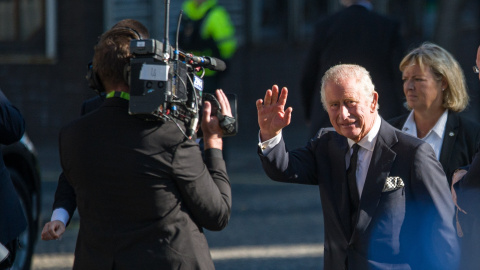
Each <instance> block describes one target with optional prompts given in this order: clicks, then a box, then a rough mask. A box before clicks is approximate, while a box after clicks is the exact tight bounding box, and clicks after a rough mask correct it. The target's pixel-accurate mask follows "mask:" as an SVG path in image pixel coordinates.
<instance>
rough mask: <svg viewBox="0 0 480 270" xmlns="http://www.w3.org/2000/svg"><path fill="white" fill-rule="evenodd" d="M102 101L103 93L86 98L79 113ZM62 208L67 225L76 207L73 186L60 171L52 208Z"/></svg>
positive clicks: (90, 110) (100, 103)
mask: <svg viewBox="0 0 480 270" xmlns="http://www.w3.org/2000/svg"><path fill="white" fill-rule="evenodd" d="M103 101H105V94H104V93H101V94H100V95H98V96H95V97H93V98H90V99H87V100H85V101H84V102H83V103H82V109H81V112H80V115H85V114H87V113H89V112H92V111H94V110H96V109H98V108H99V107H100V106H101V105H102V103H103ZM57 208H63V209H65V210H66V211H67V212H68V215H69V218H68V221H67V224H65V225H68V224H69V223H70V221H71V220H72V217H73V214H74V213H75V209H77V202H76V195H75V190H74V189H73V187H72V186H71V185H70V184H69V183H68V181H67V178H66V177H65V174H64V173H63V172H62V173H61V174H60V176H59V177H58V184H57V189H56V190H55V200H54V201H53V206H52V210H55V209H57Z"/></svg>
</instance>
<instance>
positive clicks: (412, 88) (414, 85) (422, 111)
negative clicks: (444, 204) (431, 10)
mask: <svg viewBox="0 0 480 270" xmlns="http://www.w3.org/2000/svg"><path fill="white" fill-rule="evenodd" d="M400 71H401V72H402V79H403V92H404V94H405V98H406V103H405V106H406V107H407V108H408V109H409V110H411V112H410V113H409V114H406V115H403V116H400V117H397V118H394V119H392V120H390V121H389V122H390V123H391V124H392V125H393V126H395V127H396V128H398V129H400V130H402V131H404V132H406V133H408V134H411V135H413V136H415V137H418V138H420V139H422V140H424V141H426V142H428V143H429V144H430V145H431V146H432V148H433V150H434V151H435V154H436V157H437V159H438V160H439V161H440V163H441V164H442V166H443V170H444V171H445V174H446V175H447V179H448V182H449V185H451V182H452V175H453V173H454V171H455V170H456V169H458V168H459V167H462V166H465V165H468V164H470V163H471V162H472V158H473V156H474V154H475V153H476V152H477V149H478V148H479V146H480V124H479V123H477V122H474V121H472V120H469V119H467V118H466V117H464V116H462V115H460V114H459V113H460V112H461V111H463V110H464V109H465V108H466V107H467V105H468V102H469V96H468V93H467V86H466V83H465V76H464V74H463V71H462V69H461V67H460V65H459V64H458V62H457V60H455V58H454V57H453V56H452V55H451V54H450V53H449V52H448V51H447V50H445V49H443V48H442V47H440V46H438V45H436V44H433V43H429V42H426V43H423V44H422V45H421V46H419V47H418V48H415V49H413V50H412V51H410V52H409V53H408V54H407V55H406V56H405V57H404V58H403V60H402V61H401V63H400Z"/></svg>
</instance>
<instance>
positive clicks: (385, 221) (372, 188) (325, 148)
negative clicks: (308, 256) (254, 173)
mask: <svg viewBox="0 0 480 270" xmlns="http://www.w3.org/2000/svg"><path fill="white" fill-rule="evenodd" d="M347 150H348V143H347V139H346V138H345V137H343V136H341V135H339V134H338V133H336V132H334V131H331V132H325V130H322V131H321V132H320V135H319V137H318V138H316V139H313V140H311V141H310V142H309V144H308V145H307V146H306V147H304V148H300V149H295V150H293V151H287V150H286V148H285V144H284V142H283V141H282V142H281V143H280V144H278V145H276V146H275V147H274V148H273V149H272V151H271V152H270V153H269V154H268V155H266V156H263V155H262V154H260V158H261V161H262V164H263V168H264V170H265V172H266V173H267V175H268V176H269V177H270V178H272V179H273V180H275V181H280V182H291V183H299V184H309V185H318V186H319V188H320V197H321V202H322V210H323V216H324V224H325V244H324V245H325V253H324V268H325V269H329V270H332V269H334V270H336V269H345V265H346V264H347V265H348V269H456V268H455V265H456V264H457V262H458V246H457V245H458V243H457V239H456V235H455V230H454V228H453V223H452V218H453V213H454V207H453V202H452V199H451V197H450V192H449V188H448V185H447V180H446V177H445V174H444V173H443V170H442V168H441V165H440V163H439V162H438V161H437V160H436V158H435V156H434V153H433V150H432V148H431V147H430V145H429V144H427V143H424V142H422V141H421V140H419V139H416V138H414V137H412V136H409V135H406V134H404V133H402V132H400V131H399V130H397V129H395V128H393V127H392V126H390V125H389V124H388V123H387V122H385V121H383V120H382V123H381V127H380V131H379V134H378V138H377V142H376V144H375V148H374V152H373V155H372V159H371V163H370V167H369V169H368V173H367V177H366V180H365V186H364V188H363V192H362V197H361V201H360V206H359V213H360V214H359V217H358V220H357V223H356V224H354V231H353V234H352V235H351V236H350V234H349V231H350V226H351V221H350V216H349V209H348V207H349V198H348V195H347V194H348V192H347V189H348V186H347V180H346V165H345V154H346V152H347ZM395 176H398V177H400V178H401V179H402V180H403V183H404V184H405V186H404V187H403V188H399V189H397V190H393V191H388V192H382V190H383V187H384V185H385V181H386V179H387V177H395Z"/></svg>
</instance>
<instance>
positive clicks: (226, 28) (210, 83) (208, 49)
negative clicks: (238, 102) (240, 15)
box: [179, 0, 237, 92]
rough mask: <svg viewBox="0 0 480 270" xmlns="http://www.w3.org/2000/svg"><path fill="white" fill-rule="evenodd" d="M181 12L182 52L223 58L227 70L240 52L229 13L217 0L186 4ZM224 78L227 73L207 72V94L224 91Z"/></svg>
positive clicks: (194, 1)
mask: <svg viewBox="0 0 480 270" xmlns="http://www.w3.org/2000/svg"><path fill="white" fill-rule="evenodd" d="M182 9H183V16H182V22H181V31H180V37H179V47H180V49H182V50H185V51H187V52H190V53H193V54H194V55H197V56H212V57H216V58H220V59H221V60H223V61H225V62H226V64H227V67H228V64H229V60H231V59H232V57H233V56H234V54H235V51H236V50H237V39H236V37H235V26H234V25H233V23H232V20H231V17H230V15H229V13H228V12H227V10H226V9H225V8H223V7H222V6H220V5H218V3H217V0H186V1H185V2H183V5H182ZM227 70H228V68H227ZM225 74H226V72H225V71H223V72H216V71H213V70H209V69H205V76H204V78H203V79H204V85H205V91H206V92H213V91H212V90H214V89H219V88H222V87H223V85H221V84H220V79H221V78H222V77H223V76H224V75H225Z"/></svg>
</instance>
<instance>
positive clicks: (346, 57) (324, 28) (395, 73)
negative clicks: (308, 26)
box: [300, 5, 407, 137]
mask: <svg viewBox="0 0 480 270" xmlns="http://www.w3.org/2000/svg"><path fill="white" fill-rule="evenodd" d="M403 47H404V46H403V44H402V38H401V36H400V24H399V23H398V22H397V21H394V20H392V19H390V18H387V17H385V16H382V15H379V14H377V13H375V12H372V11H369V10H367V9H366V8H365V7H363V6H360V5H352V6H350V7H348V8H345V9H342V10H341V11H339V12H338V13H335V14H333V15H332V16H329V17H327V18H326V19H325V20H322V21H320V22H319V23H318V25H316V28H315V34H314V39H313V42H312V46H311V48H310V50H309V52H308V54H307V58H306V62H305V67H304V74H303V77H302V80H301V84H300V85H301V95H302V101H303V105H304V109H305V111H304V112H305V117H306V119H307V120H310V136H311V137H313V136H314V135H315V134H316V132H317V131H318V130H319V129H320V128H321V127H330V126H331V124H330V121H329V119H328V115H327V112H326V111H325V110H324V109H323V107H322V104H321V101H320V86H321V79H322V77H323V75H324V74H325V72H326V71H327V70H328V69H329V68H330V67H332V66H334V65H337V64H358V65H361V66H363V67H365V68H366V69H367V70H368V71H369V72H370V75H371V76H372V80H373V83H374V84H375V90H376V91H377V92H378V93H379V96H380V99H381V101H382V102H381V103H380V108H379V110H380V115H381V116H382V117H383V118H384V119H390V118H392V117H396V116H398V115H401V114H403V113H405V112H407V111H406V110H405V109H404V107H403V106H402V101H403V100H404V96H403V91H402V74H401V72H400V70H399V68H398V66H399V64H400V61H401V60H402V57H403V54H404V48H403Z"/></svg>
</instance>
